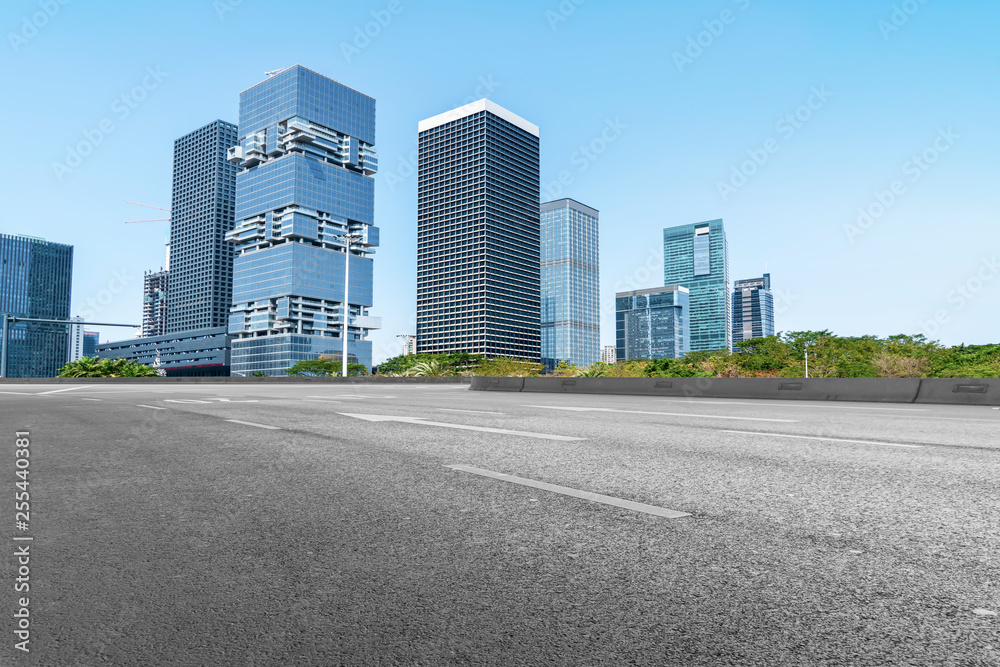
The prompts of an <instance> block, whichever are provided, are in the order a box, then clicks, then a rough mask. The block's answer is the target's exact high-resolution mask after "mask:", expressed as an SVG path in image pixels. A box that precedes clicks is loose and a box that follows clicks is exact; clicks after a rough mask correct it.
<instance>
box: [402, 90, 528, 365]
mask: <svg viewBox="0 0 1000 667" xmlns="http://www.w3.org/2000/svg"><path fill="white" fill-rule="evenodd" d="M418 131H419V142H418V167H417V351H418V352H420V353H426V352H432V353H439V352H468V353H473V354H485V355H487V356H488V357H497V356H506V357H517V358H521V359H528V360H531V361H539V360H540V359H541V335H540V308H541V304H540V266H539V263H540V248H539V243H540V229H539V171H538V170H539V161H538V160H539V155H538V149H539V135H538V127H537V126H536V125H534V124H532V123H529V122H528V121H526V120H524V119H523V118H521V117H520V116H517V115H516V114H514V113H511V112H510V111H508V110H506V109H504V108H503V107H501V106H499V105H497V104H494V103H493V102H491V101H489V100H485V99H484V100H479V101H478V102H473V103H471V104H467V105H465V106H462V107H459V108H457V109H454V110H452V111H449V112H446V113H443V114H440V115H438V116H434V117H433V118H428V119H427V120H423V121H420V123H419V124H418Z"/></svg>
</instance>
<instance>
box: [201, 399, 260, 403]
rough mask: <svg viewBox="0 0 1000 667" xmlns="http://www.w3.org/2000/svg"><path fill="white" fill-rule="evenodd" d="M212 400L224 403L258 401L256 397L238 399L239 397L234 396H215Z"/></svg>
mask: <svg viewBox="0 0 1000 667" xmlns="http://www.w3.org/2000/svg"><path fill="white" fill-rule="evenodd" d="M210 400H213V401H222V402H223V403H256V402H257V400H256V399H250V400H238V399H234V398H213V399H210Z"/></svg>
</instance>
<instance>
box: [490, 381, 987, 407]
mask: <svg viewBox="0 0 1000 667" xmlns="http://www.w3.org/2000/svg"><path fill="white" fill-rule="evenodd" d="M471 389H473V390H477V391H521V392H529V393H530V392H541V393H575V394H608V395H633V396H670V397H679V398H731V399H769V400H802V401H859V402H865V403H915V402H919V403H944V404H958V405H1000V380H963V379H958V380H949V379H937V378H934V379H922V380H921V379H910V378H898V379H897V378H808V379H806V378H572V377H569V378H563V377H533V378H489V377H476V378H473V380H472V387H471Z"/></svg>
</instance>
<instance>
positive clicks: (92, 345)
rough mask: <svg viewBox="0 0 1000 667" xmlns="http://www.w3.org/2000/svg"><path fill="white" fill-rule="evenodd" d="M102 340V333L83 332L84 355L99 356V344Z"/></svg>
mask: <svg viewBox="0 0 1000 667" xmlns="http://www.w3.org/2000/svg"><path fill="white" fill-rule="evenodd" d="M100 342H101V334H99V333H98V332H96V331H84V332H83V355H82V356H84V357H94V356H97V345H98V343H100Z"/></svg>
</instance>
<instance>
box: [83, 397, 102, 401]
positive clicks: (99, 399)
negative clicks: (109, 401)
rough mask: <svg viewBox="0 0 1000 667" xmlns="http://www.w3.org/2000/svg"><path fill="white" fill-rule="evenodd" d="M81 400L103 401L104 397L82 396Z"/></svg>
mask: <svg viewBox="0 0 1000 667" xmlns="http://www.w3.org/2000/svg"><path fill="white" fill-rule="evenodd" d="M80 400H81V401H103V400H104V399H103V398H80Z"/></svg>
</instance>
